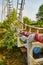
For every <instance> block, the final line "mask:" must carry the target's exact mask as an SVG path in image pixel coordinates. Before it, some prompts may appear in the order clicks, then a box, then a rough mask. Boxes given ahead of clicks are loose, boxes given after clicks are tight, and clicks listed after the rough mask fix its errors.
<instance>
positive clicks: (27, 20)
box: [23, 17, 32, 25]
mask: <svg viewBox="0 0 43 65" xmlns="http://www.w3.org/2000/svg"><path fill="white" fill-rule="evenodd" d="M23 22H24V23H25V24H28V25H30V24H32V22H31V20H30V19H29V18H28V17H24V18H23Z"/></svg>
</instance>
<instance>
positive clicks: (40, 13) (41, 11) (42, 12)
mask: <svg viewBox="0 0 43 65" xmlns="http://www.w3.org/2000/svg"><path fill="white" fill-rule="evenodd" d="M36 17H37V19H38V20H43V5H41V6H40V7H39V11H38V13H37V14H36Z"/></svg>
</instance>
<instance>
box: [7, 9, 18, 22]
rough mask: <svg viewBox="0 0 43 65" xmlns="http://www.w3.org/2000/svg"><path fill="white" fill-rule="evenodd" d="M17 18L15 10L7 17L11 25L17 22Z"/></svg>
mask: <svg viewBox="0 0 43 65" xmlns="http://www.w3.org/2000/svg"><path fill="white" fill-rule="evenodd" d="M16 17H17V12H16V10H15V9H14V10H13V12H12V13H11V14H10V15H8V16H7V19H8V22H10V23H11V22H14V21H15V20H16Z"/></svg>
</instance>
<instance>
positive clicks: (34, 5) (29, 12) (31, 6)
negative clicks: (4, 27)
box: [0, 0, 43, 21]
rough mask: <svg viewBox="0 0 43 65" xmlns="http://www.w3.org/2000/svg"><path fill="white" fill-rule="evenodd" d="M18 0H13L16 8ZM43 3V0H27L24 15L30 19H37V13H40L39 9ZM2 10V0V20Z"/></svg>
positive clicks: (0, 1)
mask: <svg viewBox="0 0 43 65" xmlns="http://www.w3.org/2000/svg"><path fill="white" fill-rule="evenodd" d="M16 2H17V0H14V1H13V7H14V8H16V5H17V4H16ZM41 4H43V0H25V7H24V11H23V16H27V17H28V18H29V19H31V20H32V21H33V20H36V14H37V13H38V9H39V7H40V5H41ZM1 12H2V0H0V20H1Z"/></svg>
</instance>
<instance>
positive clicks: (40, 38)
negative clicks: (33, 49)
mask: <svg viewBox="0 0 43 65" xmlns="http://www.w3.org/2000/svg"><path fill="white" fill-rule="evenodd" d="M35 40H36V41H39V42H41V43H43V34H36V35H35Z"/></svg>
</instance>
